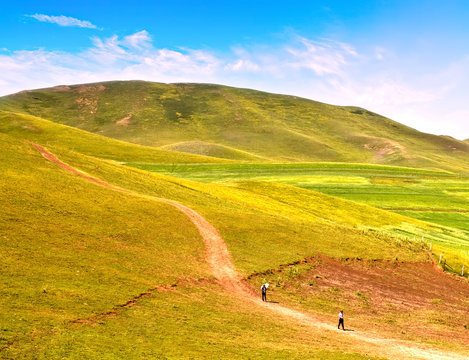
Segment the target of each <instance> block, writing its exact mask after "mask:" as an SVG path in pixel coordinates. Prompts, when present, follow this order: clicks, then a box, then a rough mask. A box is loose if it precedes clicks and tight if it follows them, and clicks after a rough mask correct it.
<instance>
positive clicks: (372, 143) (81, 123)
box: [0, 81, 469, 172]
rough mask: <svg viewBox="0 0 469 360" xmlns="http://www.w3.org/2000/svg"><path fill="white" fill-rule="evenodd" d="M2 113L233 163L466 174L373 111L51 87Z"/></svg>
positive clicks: (303, 102)
mask: <svg viewBox="0 0 469 360" xmlns="http://www.w3.org/2000/svg"><path fill="white" fill-rule="evenodd" d="M0 109H4V110H9V111H15V112H21V113H24V114H31V115H35V116H39V117H42V118H45V119H48V120H52V121H54V122H57V123H61V124H65V125H69V126H73V127H77V128H80V129H83V130H87V131H90V132H94V133H96V134H100V135H104V136H107V137H111V138H115V139H119V140H124V141H128V142H132V143H136V144H141V145H148V146H153V147H165V148H168V149H175V150H179V151H186V152H189V153H197V154H202V155H209V156H218V157H226V158H230V159H243V160H253V159H257V160H259V161H261V159H262V160H264V161H265V160H270V161H284V162H285V161H295V162H298V161H341V162H363V163H379V164H392V165H402V166H411V167H421V168H438V169H446V170H452V171H464V172H467V171H469V163H468V161H467V160H468V159H469V143H468V142H467V141H459V140H456V139H453V138H451V137H446V136H436V135H431V134H425V133H421V132H419V131H417V130H415V129H412V128H409V127H407V126H404V125H402V124H399V123H397V122H395V121H392V120H390V119H388V118H385V117H383V116H380V115H378V114H376V113H373V112H371V111H368V110H365V109H361V108H357V107H345V106H333V105H328V104H324V103H320V102H316V101H312V100H307V99H303V98H298V97H294V96H286V95H276V94H270V93H265V92H260V91H254V90H247V89H238V88H232V87H226V86H220V85H210V84H160V83H151V82H143V81H114V82H105V83H95V84H85V85H73V86H57V87H54V88H49V89H39V90H30V91H23V92H20V93H17V94H13V95H9V96H5V97H3V98H0Z"/></svg>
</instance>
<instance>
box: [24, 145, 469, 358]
mask: <svg viewBox="0 0 469 360" xmlns="http://www.w3.org/2000/svg"><path fill="white" fill-rule="evenodd" d="M31 145H32V146H33V147H34V148H36V149H37V150H38V151H39V152H40V153H41V155H42V156H43V157H44V158H45V159H47V160H49V161H51V162H54V163H56V164H57V165H59V166H60V167H62V168H63V169H65V170H67V171H68V172H70V173H73V174H75V175H78V176H80V177H82V178H84V179H86V180H88V181H91V182H94V183H96V184H97V185H100V186H103V187H106V188H109V189H111V190H115V191H120V192H123V193H126V194H130V195H135V196H142V195H141V194H138V193H136V192H133V191H130V190H127V189H123V188H120V187H118V186H115V185H112V184H109V183H107V182H105V181H103V180H100V179H98V178H95V177H93V176H90V175H88V174H85V173H83V172H81V171H80V170H78V169H75V168H73V167H72V166H70V165H68V164H66V163H64V162H62V161H61V160H59V159H58V158H57V157H56V156H55V155H54V154H52V153H51V152H49V151H48V150H47V149H45V148H44V147H42V146H41V145H38V144H35V143H31ZM144 197H145V198H149V199H154V200H155V201H160V202H164V203H166V204H169V205H171V206H174V207H175V208H177V209H178V210H180V211H181V212H183V213H184V214H185V215H186V216H187V217H188V218H189V219H190V220H191V221H192V222H193V223H194V225H195V226H196V227H197V229H198V231H199V233H200V235H201V236H202V239H203V241H204V244H205V247H206V257H207V262H208V264H209V266H210V268H211V271H212V273H213V275H214V277H215V278H216V279H217V281H218V282H219V283H220V285H221V286H222V287H223V288H224V289H225V290H226V291H229V292H231V293H233V294H236V295H237V296H239V297H241V298H243V299H245V300H246V301H249V302H251V303H253V304H254V305H255V306H259V307H263V308H265V309H268V310H269V311H273V312H275V313H277V314H279V315H281V316H284V317H286V318H290V319H293V320H295V321H296V322H298V323H301V324H303V325H306V326H310V327H314V328H317V329H321V330H328V331H330V332H331V336H337V335H336V334H333V333H332V332H335V333H337V332H338V330H337V328H336V326H335V325H331V324H327V323H324V322H321V321H319V320H318V319H314V318H313V317H312V316H311V315H308V314H305V313H303V312H300V311H297V310H293V309H290V308H287V307H284V306H282V305H279V304H275V303H268V302H263V301H261V300H260V299H259V296H258V295H257V294H256V293H255V292H254V291H253V289H252V288H251V287H250V286H249V285H248V284H247V283H246V282H244V281H243V278H242V276H241V275H240V273H239V272H238V271H237V270H236V268H235V266H234V264H233V262H232V260H231V254H230V252H229V250H228V248H227V246H226V243H225V241H224V240H223V238H222V237H221V236H220V234H219V233H218V231H217V230H216V229H215V228H214V227H213V226H212V225H211V224H210V223H209V222H208V221H207V220H206V219H205V218H204V217H202V216H201V215H200V214H198V213H197V212H196V211H194V210H193V209H191V208H189V207H187V206H185V205H182V204H180V203H178V202H175V201H172V200H168V199H163V198H157V197H150V196H144ZM340 334H341V336H349V337H352V338H354V339H356V340H357V341H360V342H362V343H363V345H365V346H364V349H366V352H367V353H370V354H371V353H373V354H374V355H376V356H380V357H386V358H389V359H392V360H403V359H409V360H410V359H422V360H430V359H434V360H451V359H453V360H464V359H465V360H468V359H469V357H467V356H463V355H459V354H456V353H449V352H441V351H438V350H433V349H430V348H428V347H426V346H423V345H417V344H414V343H410V342H408V341H403V340H396V339H385V338H380V337H377V336H376V335H374V334H369V333H365V332H362V331H353V332H344V333H342V332H341V333H340Z"/></svg>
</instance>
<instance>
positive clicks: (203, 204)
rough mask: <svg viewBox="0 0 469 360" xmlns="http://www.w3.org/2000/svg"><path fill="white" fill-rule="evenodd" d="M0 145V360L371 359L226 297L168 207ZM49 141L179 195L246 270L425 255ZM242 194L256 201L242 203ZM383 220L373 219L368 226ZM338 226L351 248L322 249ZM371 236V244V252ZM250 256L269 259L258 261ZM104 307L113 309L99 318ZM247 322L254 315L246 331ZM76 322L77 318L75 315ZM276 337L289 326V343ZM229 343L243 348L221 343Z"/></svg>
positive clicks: (122, 177) (132, 180)
mask: <svg viewBox="0 0 469 360" xmlns="http://www.w3.org/2000/svg"><path fill="white" fill-rule="evenodd" d="M0 140H1V141H0V160H1V161H0V167H1V171H2V174H3V176H2V179H1V186H0V195H1V196H0V199H1V207H0V209H1V216H0V238H1V239H2V241H1V242H0V246H1V251H0V254H1V259H2V272H1V275H0V277H1V281H2V284H4V286H2V289H1V296H0V299H1V300H0V301H1V306H0V327H1V328H2V336H1V338H0V348H2V350H1V354H0V356H1V357H2V358H5V359H10V358H11V359H21V358H23V359H29V358H36V359H55V358H63V357H66V358H72V359H74V358H76V359H79V358H83V357H95V356H97V354H98V353H99V354H103V353H105V354H106V358H110V359H112V358H122V357H126V358H141V357H145V356H150V357H151V356H165V357H168V358H181V357H184V356H200V357H214V356H216V357H217V358H246V356H248V355H250V356H251V357H252V356H255V357H262V356H265V355H271V356H274V357H279V358H281V357H288V358H302V357H303V356H304V354H309V356H310V357H311V358H321V359H349V358H352V359H353V358H355V359H365V358H369V357H365V356H360V355H352V354H349V353H343V352H341V351H339V349H343V350H344V349H345V350H346V351H348V352H350V351H355V347H354V345H353V344H352V343H351V342H350V341H349V340H347V339H342V338H340V337H339V338H337V341H336V340H328V341H327V343H328V345H327V348H328V349H329V351H324V350H321V348H323V344H322V342H321V340H314V339H320V337H319V336H315V335H314V332H313V333H308V334H306V335H308V336H305V332H304V328H301V327H300V326H297V325H294V324H291V323H289V322H286V321H282V320H281V319H272V318H270V317H269V316H268V314H267V313H266V311H265V310H262V309H253V308H252V306H248V304H245V303H243V302H242V301H241V300H239V299H238V300H237V299H230V298H226V294H224V292H223V291H222V289H221V288H220V287H219V286H218V285H216V284H214V283H213V281H212V280H211V275H210V272H209V271H208V269H207V265H206V263H205V259H204V249H203V244H202V241H201V239H200V237H199V235H198V234H197V232H196V230H195V228H194V227H193V226H192V224H191V223H190V222H189V220H188V219H187V218H185V217H184V216H183V215H182V214H181V213H179V212H178V211H176V210H174V209H173V208H172V207H170V206H168V205H165V204H160V203H158V202H155V201H152V200H149V199H146V198H140V197H135V196H133V195H127V194H121V193H118V192H115V191H112V190H108V189H105V188H101V187H99V186H97V185H95V184H93V183H90V182H87V181H86V180H84V179H81V178H79V177H77V176H74V175H71V174H69V173H67V172H66V171H64V170H63V169H61V168H59V167H58V166H57V165H55V164H53V163H50V162H48V161H46V160H45V159H43V158H42V157H41V156H40V154H39V153H38V152H37V151H36V150H35V149H33V148H32V146H31V145H30V144H29V143H27V142H26V141H23V140H21V139H18V138H15V137H12V136H8V135H4V134H2V135H0ZM51 150H53V151H54V152H56V153H58V154H59V155H60V157H61V158H62V159H63V160H66V161H67V162H68V163H70V164H72V165H75V166H79V167H80V168H81V169H83V170H85V171H87V172H90V173H94V174H96V175H100V176H101V177H102V178H103V179H107V180H109V181H111V180H113V182H115V183H116V184H118V185H121V186H126V187H128V188H131V189H134V190H136V191H139V192H141V193H143V194H151V195H158V196H165V197H168V198H173V199H176V200H180V201H183V202H184V203H187V204H190V205H191V206H193V207H194V208H196V209H197V210H198V211H200V212H202V213H204V215H206V216H207V217H208V219H209V220H210V221H212V222H213V223H214V224H215V225H216V226H218V227H219V228H220V230H221V232H222V234H223V236H225V237H226V238H227V241H228V243H229V246H230V249H231V250H232V252H233V256H234V258H235V261H236V263H237V264H238V266H239V267H240V268H241V270H242V271H243V272H246V273H249V272H250V271H252V270H265V269H268V268H270V267H272V266H277V265H278V264H281V263H284V262H288V261H291V260H295V259H298V258H301V257H302V256H306V255H308V254H312V253H315V252H317V251H324V252H329V253H330V254H335V255H337V256H349V255H351V256H365V257H374V256H382V257H389V256H399V257H400V258H402V259H406V258H407V259H415V258H417V259H419V258H420V259H424V254H421V253H420V252H419V250H418V247H416V246H413V245H411V244H407V245H405V246H402V244H401V243H399V244H398V243H397V242H395V241H393V240H392V238H391V237H386V236H382V237H378V236H375V235H373V234H370V235H367V234H363V233H362V232H359V231H356V230H354V229H353V228H352V227H348V226H347V224H343V225H341V224H340V222H339V223H336V224H328V222H326V221H324V220H323V219H321V218H318V217H317V216H315V215H314V214H313V213H308V212H307V211H305V212H304V213H303V214H296V212H295V211H294V209H293V208H291V209H290V207H289V206H288V205H286V204H285V205H283V204H282V203H280V202H276V201H274V199H271V200H269V199H266V200H265V201H263V203H260V200H261V199H262V198H263V197H264V196H262V197H258V198H256V196H255V194H254V193H252V194H253V195H252V196H253V198H252V199H250V200H247V199H246V197H247V196H248V194H249V193H250V192H248V191H246V190H242V189H239V190H236V189H233V191H231V190H230V189H228V188H225V187H219V186H214V187H212V186H205V185H200V184H197V183H189V182H181V181H180V180H177V179H174V178H168V177H164V176H159V175H152V174H150V175H149V174H148V173H144V172H141V171H139V170H132V169H129V168H126V167H124V166H120V165H117V164H112V163H109V162H104V161H101V160H98V159H95V158H91V157H88V156H84V155H81V154H79V153H77V152H71V151H69V150H66V149H64V148H60V147H54V146H51ZM85 194H86V196H84V195H85ZM242 199H246V201H243V200H242ZM250 202H255V203H258V206H257V207H256V208H252V209H249V210H248V209H246V206H247V204H249V203H250ZM334 205H335V204H332V203H331V204H330V207H331V208H332V207H333V206H334ZM348 211H351V212H352V211H353V207H350V208H348ZM355 211H358V212H359V211H360V209H357V210H355ZM402 219H405V218H401V217H399V216H395V215H391V218H390V219H386V223H388V222H389V220H392V221H391V222H392V223H395V225H396V226H397V225H398V224H400V223H401V222H402ZM329 221H330V220H329ZM366 221H367V220H366V219H361V222H365V223H366ZM383 223H384V222H383V221H379V222H378V223H377V222H376V221H375V220H374V221H373V222H372V223H370V225H374V226H379V225H383ZM236 224H237V225H236ZM337 226H340V227H342V230H341V232H340V233H341V235H340V237H341V240H342V241H345V242H347V243H349V245H350V246H347V247H344V248H343V249H341V250H337V249H333V248H332V247H333V246H334V241H335V240H334V241H331V239H330V238H331V237H333V236H335V237H337V236H338V235H339V232H337V231H336V230H335V228H336V227H337ZM343 226H346V228H343ZM279 232H280V233H281V234H279ZM370 244H373V246H376V249H382V251H381V252H373V253H372V252H371V251H370V249H369V248H370ZM329 247H330V249H329V251H327V248H329ZM259 252H261V253H262V252H268V254H269V256H268V257H259V256H258V254H259ZM173 285H176V286H173ZM157 286H158V287H157ZM165 286H166V288H167V289H169V290H165V288H164V287H165ZM146 292H150V293H151V294H152V295H151V296H148V297H147V298H144V299H142V301H139V303H138V306H137V307H135V308H120V307H119V305H120V304H125V303H126V302H127V301H128V300H129V299H132V298H133V297H135V296H138V295H139V294H141V293H146ZM113 309H114V310H113ZM109 311H114V312H113V313H112V314H110V315H103V316H100V315H99V314H101V313H106V312H109ZM253 317H255V318H257V319H258V320H257V321H256V325H255V326H254V327H253V326H252V324H251V322H252V318H253ZM77 319H88V320H86V321H85V322H83V323H73V321H74V320H77ZM248 324H249V325H248ZM96 326H97V327H96ZM233 334H235V335H236V338H235V339H233V336H234V335H233ZM285 334H290V335H291V336H290V337H289V338H288V340H287V339H286V338H285ZM292 338H293V339H295V340H294V341H293V343H292V340H291V339H292ZM201 339H204V340H203V341H201ZM207 339H210V341H206V340H207ZM344 341H345V342H344ZM238 343H242V344H243V346H241V347H240V346H235V347H234V348H235V349H233V350H232V351H230V352H228V353H225V352H224V351H223V350H224V349H226V347H232V346H233V345H234V344H238ZM344 344H347V345H345V346H344ZM4 346H6V347H5V348H4V349H3V347H4ZM298 349H302V351H301V352H299V351H298ZM215 354H216V355H215Z"/></svg>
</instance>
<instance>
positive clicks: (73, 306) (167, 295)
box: [0, 82, 469, 360]
mask: <svg viewBox="0 0 469 360" xmlns="http://www.w3.org/2000/svg"><path fill="white" fill-rule="evenodd" d="M128 90H131V91H128ZM93 96H94V97H93ZM274 100H275V101H274ZM0 103H1V105H0V107H1V111H0V170H1V173H2V177H1V178H0V239H1V241H0V259H1V261H2V271H1V272H0V281H1V282H2V284H3V286H2V287H1V288H0V358H1V359H63V358H66V359H86V358H93V359H94V358H102V359H122V358H126V359H142V358H151V359H194V358H195V359H198V358H207V359H246V358H252V359H261V358H266V357H268V358H272V359H305V358H308V359H326V360H346V359H347V360H348V359H352V360H364V359H383V358H386V356H385V355H383V351H382V350H383V348H382V347H381V348H380V347H379V346H378V347H377V346H373V345H372V344H370V343H367V342H363V341H361V340H360V338H359V337H357V338H355V337H353V336H349V334H343V333H336V332H332V331H329V330H321V329H315V328H314V327H312V328H309V327H305V326H304V325H302V324H299V323H297V322H296V321H294V320H292V319H290V318H283V317H278V316H276V315H273V314H272V312H270V311H269V310H268V308H263V307H258V306H256V305H255V304H253V303H251V302H249V301H245V300H243V299H241V298H239V297H237V296H234V295H233V294H231V293H229V292H227V291H226V290H225V289H224V288H223V287H222V286H220V284H219V283H217V282H216V281H215V279H214V275H213V274H212V272H211V269H210V267H209V266H208V264H207V262H206V258H205V248H204V243H203V241H202V238H201V236H200V234H199V233H198V232H197V230H196V229H195V227H194V225H193V224H192V223H191V222H190V221H189V219H188V218H187V217H186V216H184V215H183V214H182V213H181V212H179V211H177V210H176V209H174V208H173V207H171V206H169V205H168V204H164V203H161V202H159V201H157V200H156V199H155V198H165V199H170V200H174V201H178V202H180V203H181V204H184V205H186V206H189V207H191V208H192V209H194V210H196V211H197V212H198V213H200V214H201V215H202V216H204V217H205V218H206V219H207V220H208V221H209V222H210V223H211V224H212V225H213V226H214V227H215V228H216V229H217V230H218V231H219V232H220V234H221V236H222V237H223V239H224V240H225V242H226V244H227V246H228V249H229V251H230V253H231V256H232V260H233V262H234V264H235V266H236V268H237V270H238V271H239V272H240V274H241V276H242V277H243V280H244V281H245V283H246V284H247V286H249V287H250V288H251V289H252V291H255V292H257V291H258V289H259V286H260V284H261V283H262V282H265V281H268V282H270V283H271V284H272V286H271V290H270V292H269V298H270V299H272V300H273V301H278V302H280V304H281V305H283V306H286V307H291V308H293V309H296V310H299V311H302V312H304V313H306V314H310V315H311V316H313V317H314V318H316V319H318V320H319V321H322V322H324V323H328V324H329V323H330V324H333V325H335V322H336V317H337V310H338V309H339V308H343V309H344V310H345V312H346V314H347V323H346V324H348V326H350V328H351V329H355V330H356V333H360V332H364V334H371V337H373V336H377V337H379V336H382V337H384V338H394V339H401V340H405V341H407V342H409V343H413V344H422V346H428V347H433V348H439V349H440V350H441V351H452V352H460V353H462V354H464V353H467V351H468V350H469V349H468V346H467V344H468V343H469V342H468V339H469V324H468V323H467V316H465V315H466V314H467V305H468V302H467V299H468V298H469V284H468V283H467V279H466V278H462V277H456V276H455V275H449V274H445V273H442V272H441V271H438V270H436V269H435V267H434V264H432V262H431V260H430V257H429V253H428V251H427V249H428V245H429V242H430V241H431V242H432V244H433V248H432V252H433V257H434V258H436V259H438V256H439V254H440V253H442V254H443V255H444V260H445V261H447V270H449V271H450V272H453V273H458V272H460V269H461V266H462V264H468V265H469V240H468V239H469V235H468V234H469V228H467V225H466V223H465V219H466V218H467V214H468V212H469V199H468V194H469V179H468V177H467V176H465V175H461V174H459V173H457V172H449V171H442V170H441V169H446V170H449V169H451V170H453V171H456V170H458V171H461V172H463V171H466V169H465V167H464V166H463V165H458V162H459V157H461V158H464V159H466V158H467V156H466V155H465V154H466V153H465V151H466V150H464V147H461V144H463V143H462V142H457V141H455V140H452V139H448V138H443V137H436V136H430V135H425V134H421V133H418V132H416V131H415V130H412V129H409V128H406V127H403V126H401V125H399V124H397V123H394V122H391V121H390V120H387V119H384V118H382V117H379V116H378V115H375V114H371V113H367V112H366V111H365V110H361V109H357V108H340V107H333V106H330V105H325V104H320V103H316V102H312V101H309V100H304V99H298V98H294V97H286V96H280V95H271V94H265V93H259V92H254V91H250V90H242V89H233V88H226V87H220V86H215V85H188V84H185V85H183V84H180V85H162V84H153V83H144V82H112V83H103V84H92V85H79V86H70V87H59V88H54V89H45V90H37V91H28V92H24V93H21V94H16V95H13V96H9V97H4V98H1V99H0ZM267 103H270V104H271V105H270V107H271V108H270V107H269V106H267ZM262 104H264V105H262ZM184 109H186V110H184ZM204 109H205V110H204ZM217 109H218V110H217ZM282 109H284V110H283V111H284V114H283V117H282V116H281V115H280V114H281V111H282ZM305 109H308V111H306V110H305ZM216 110H217V111H219V112H217V111H216ZM326 110H327V112H325V113H324V114H326V115H327V116H326V115H324V116H322V115H320V112H324V111H326ZM173 111H175V113H174V114H173ZM184 111H185V112H184ZM359 112H361V113H359ZM129 114H130V115H131V116H129ZM178 114H180V115H178ZM300 114H303V115H301V116H300ZM305 114H306V115H305ZM334 114H335V115H334ZM332 115H334V116H332ZM160 116H161V117H160ZM308 119H309V120H308ZM321 119H322V120H321ZM345 119H348V121H349V122H350V123H353V124H355V125H354V126H356V127H354V129H356V130H354V131H360V133H361V134H362V135H360V136H362V138H363V136H364V134H369V133H371V131H372V128H373V126H374V125H376V124H378V125H376V127H377V130H376V133H377V135H375V137H378V136H379V137H380V138H382V139H383V138H384V134H387V135H386V136H388V138H392V137H391V135H395V137H394V138H392V139H393V141H396V142H397V141H399V143H400V144H401V145H402V144H403V143H405V144H406V146H408V147H409V148H406V153H405V154H407V155H409V154H411V150H412V151H414V150H415V153H412V154H413V155H412V156H415V157H414V158H409V159H407V160H409V161H410V160H412V161H415V162H417V163H419V164H420V165H422V167H425V168H427V169H416V168H408V167H402V166H400V167H398V166H383V165H376V164H363V163H364V162H383V163H393V164H394V163H395V164H401V163H400V161H402V164H403V165H409V164H408V163H407V162H406V161H404V160H403V159H404V157H402V156H401V155H402V154H400V155H398V154H397V153H393V154H391V153H386V154H385V153H383V151H381V150H377V149H378V148H373V147H372V146H368V147H365V146H364V145H366V144H367V143H365V144H364V143H362V142H360V141H349V140H350V136H349V137H347V136H346V131H347V129H346V128H345V127H344V126H342V127H340V126H339V124H340V123H341V122H344V121H345ZM287 120H288V121H287ZM319 120H321V121H322V122H320V121H319ZM308 121H309V122H308ZM116 122H119V123H116ZM236 122H238V123H239V124H238V125H236ZM334 126H337V129H336V130H337V131H336V132H335V133H334V131H333V129H334ZM268 129H270V130H268ZM308 129H309V130H308ZM358 129H360V130H358ZM393 129H394V130H393ZM320 130H321V131H322V130H324V131H323V132H321V131H320ZM326 130H327V131H326ZM307 131H309V133H307ZM197 134H198V135H197ZM248 134H250V136H251V138H246V136H247V135H248ZM308 134H309V135H308ZM366 136H371V135H366ZM312 139H314V141H313V140H312ZM346 139H348V140H346ZM301 141H303V142H301ZM380 141H382V140H379V141H378V143H380ZM433 141H434V143H433ZM30 142H34V143H38V144H41V145H43V146H45V147H47V149H48V150H50V151H51V152H52V153H54V154H55V155H56V156H57V157H58V158H59V159H60V160H62V161H63V162H65V163H67V164H68V165H70V166H73V167H75V168H76V169H79V170H80V171H81V172H82V173H84V174H86V175H89V176H93V177H96V178H99V179H101V180H103V181H106V182H108V183H110V184H113V185H116V186H119V187H121V188H124V189H128V190H130V191H131V192H130V193H121V192H117V191H114V190H111V189H108V188H104V187H101V186H98V185H97V184H95V183H92V182H89V181H87V180H86V179H84V178H82V177H79V176H76V175H73V174H71V173H69V172H67V171H66V170H64V169H62V168H61V167H59V166H58V165H57V164H54V163H52V162H49V161H47V160H46V159H44V158H43V157H42V156H41V155H40V154H39V152H38V151H37V150H36V149H34V148H33V147H32V145H31V143H30ZM258 142H260V143H259V144H258ZM276 142H278V152H277V153H276V152H275V150H276V148H275V146H276V145H275V144H276ZM325 143H327V144H329V145H328V146H330V148H328V149H329V150H327V151H323V152H320V151H319V150H318V151H317V152H314V151H313V149H319V148H320V147H321V146H323V144H325ZM318 144H321V145H320V146H319V145H318ZM380 144H381V143H380ZM423 144H427V145H428V148H425V147H424V146H423ZM448 144H450V145H451V146H453V145H454V146H455V147H456V146H457V147H458V148H457V149H458V150H454V149H449V148H447V146H448ZM333 145H334V149H333V147H332V146H333ZM315 146H317V147H315ZM419 147H420V148H419ZM331 149H333V150H331ZM438 149H446V150H444V151H443V150H441V154H440V156H439V157H430V158H428V159H427V160H425V159H424V157H423V154H424V153H425V154H426V155H425V156H429V154H432V152H437V151H438ZM181 151H183V152H181ZM418 151H420V152H419V153H418V154H420V155H417V152H418ZM191 152H192V153H196V154H192V153H191ZM377 153H380V154H381V155H382V157H379V156H378V155H377ZM276 154H277V155H276ZM381 155H380V156H381ZM407 155H406V156H407ZM409 156H410V155H409ZM420 156H422V157H420ZM458 156H459V157H458ZM352 158H356V159H362V162H363V163H362V164H356V163H307V164H305V163H298V162H297V161H300V160H301V161H304V160H314V159H316V160H326V159H327V160H329V161H335V160H341V161H349V160H350V159H352ZM286 159H289V160H294V161H295V162H291V163H286V162H284V163H273V162H274V161H278V160H283V161H285V160H286ZM424 160H425V161H424ZM129 165H130V166H129ZM435 169H439V170H435ZM442 189H443V190H442ZM445 214H449V216H448V217H446V216H445ZM422 236H423V237H424V240H425V242H422V241H421V239H422ZM466 277H467V273H466ZM346 326H347V325H346ZM377 328H379V334H377V333H375V331H376V329H377Z"/></svg>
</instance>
